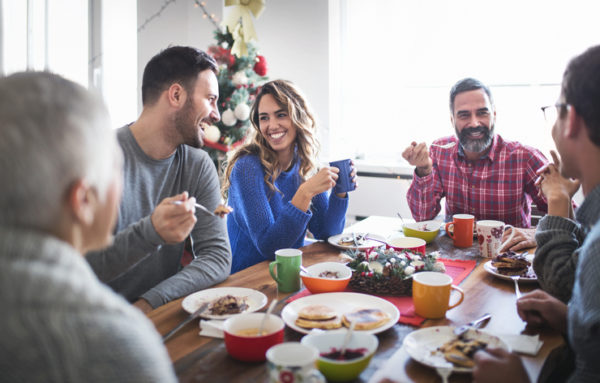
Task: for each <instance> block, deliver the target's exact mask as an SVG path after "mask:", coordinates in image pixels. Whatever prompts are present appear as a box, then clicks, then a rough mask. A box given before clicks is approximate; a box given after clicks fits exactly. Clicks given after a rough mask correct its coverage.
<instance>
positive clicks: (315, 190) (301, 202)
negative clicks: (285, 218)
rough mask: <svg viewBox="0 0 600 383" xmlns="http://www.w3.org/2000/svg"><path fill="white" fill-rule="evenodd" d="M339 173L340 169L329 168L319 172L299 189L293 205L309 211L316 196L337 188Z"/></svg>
mask: <svg viewBox="0 0 600 383" xmlns="http://www.w3.org/2000/svg"><path fill="white" fill-rule="evenodd" d="M338 172H339V169H338V168H336V167H329V166H326V167H324V168H322V169H321V170H319V171H318V172H317V174H315V175H314V176H312V177H310V178H309V179H308V180H306V182H304V183H303V184H302V185H300V187H298V190H297V191H296V194H294V197H293V198H292V201H291V203H292V205H294V206H296V207H297V208H298V209H300V210H303V211H308V208H309V206H310V201H311V200H312V199H313V197H314V196H316V195H317V194H321V193H323V192H324V191H327V190H330V189H331V188H333V187H334V186H335V183H336V181H337V179H338Z"/></svg>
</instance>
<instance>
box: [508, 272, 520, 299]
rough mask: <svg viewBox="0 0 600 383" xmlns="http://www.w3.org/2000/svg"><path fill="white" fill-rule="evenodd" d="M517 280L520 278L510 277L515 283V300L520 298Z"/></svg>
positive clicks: (517, 276) (516, 276)
mask: <svg viewBox="0 0 600 383" xmlns="http://www.w3.org/2000/svg"><path fill="white" fill-rule="evenodd" d="M519 278H521V277H520V276H519V275H511V276H510V279H512V280H513V282H515V294H517V299H519V298H521V290H519Z"/></svg>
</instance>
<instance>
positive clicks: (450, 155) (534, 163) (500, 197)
mask: <svg viewBox="0 0 600 383" xmlns="http://www.w3.org/2000/svg"><path fill="white" fill-rule="evenodd" d="M451 141H454V142H457V141H458V139H457V138H456V137H454V136H450V137H445V138H442V139H439V140H437V141H436V142H435V143H436V144H442V145H443V144H445V143H448V142H451ZM429 156H430V157H431V159H432V160H433V171H432V172H431V174H429V175H427V176H425V177H419V176H418V175H417V174H416V173H415V175H414V176H413V182H412V184H411V185H410V188H409V189H408V194H407V199H408V206H409V207H410V211H411V212H412V215H413V218H414V219H415V220H416V221H426V220H430V219H433V218H434V217H435V216H437V214H438V213H439V212H440V209H441V206H440V200H441V199H442V198H443V197H446V221H450V220H451V219H452V215H453V214H458V213H467V214H472V215H474V216H475V219H476V220H482V219H494V220H499V221H502V222H504V223H506V224H511V225H513V226H517V227H530V226H531V201H532V199H533V201H535V203H536V205H537V207H538V209H539V210H541V211H544V212H546V211H548V205H547V203H546V200H545V199H544V198H543V197H539V196H538V189H537V187H536V186H535V185H534V183H535V180H536V178H537V175H536V174H535V172H536V170H538V169H539V168H540V167H542V166H543V165H544V164H546V163H547V162H548V160H546V158H545V157H544V155H543V154H542V153H541V152H540V151H539V150H537V149H534V148H532V147H528V146H524V145H522V144H520V143H518V142H512V141H504V140H503V139H502V137H500V136H499V135H497V134H496V135H495V137H494V141H493V143H492V148H491V150H490V151H489V153H488V154H487V155H486V156H485V157H483V158H480V159H478V160H476V161H468V160H467V159H466V158H465V155H464V151H463V149H462V147H461V146H460V145H458V144H457V145H455V146H453V147H452V148H448V149H442V148H438V147H435V146H431V147H430V148H429Z"/></svg>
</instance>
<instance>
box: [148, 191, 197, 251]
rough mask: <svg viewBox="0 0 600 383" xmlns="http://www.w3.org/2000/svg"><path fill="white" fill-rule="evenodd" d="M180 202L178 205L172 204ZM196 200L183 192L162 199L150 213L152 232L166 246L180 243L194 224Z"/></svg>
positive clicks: (195, 219)
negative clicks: (166, 244) (155, 233)
mask: <svg viewBox="0 0 600 383" xmlns="http://www.w3.org/2000/svg"><path fill="white" fill-rule="evenodd" d="M176 201H181V203H180V204H178V205H177V204H175V203H174V202H176ZM195 203H196V198H194V197H192V198H188V193H187V192H183V193H181V194H178V195H176V196H174V197H168V198H165V199H163V200H162V201H161V202H160V204H158V206H157V207H156V208H155V209H154V212H152V216H151V217H150V220H151V221H152V225H153V226H154V230H156V232H157V233H158V235H159V236H160V237H161V238H162V239H163V240H164V241H165V242H166V243H168V244H174V243H179V242H182V241H183V240H184V239H185V238H186V237H187V236H188V235H189V234H190V232H191V231H192V229H193V228H194V225H195V224H196V221H197V218H196V215H195V213H196V207H195V206H194V204H195Z"/></svg>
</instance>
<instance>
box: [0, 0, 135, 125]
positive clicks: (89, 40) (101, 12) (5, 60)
mask: <svg viewBox="0 0 600 383" xmlns="http://www.w3.org/2000/svg"><path fill="white" fill-rule="evenodd" d="M0 11H1V12H0V16H1V17H0V74H5V75H10V74H11V73H14V72H18V71H24V70H48V71H51V72H54V73H58V74H60V75H62V76H63V77H66V78H68V79H70V80H72V81H75V82H77V83H79V84H81V85H82V86H84V87H86V88H95V89H96V90H98V91H100V92H101V94H102V96H103V98H104V101H105V103H106V104H107V107H108V110H109V112H110V115H111V118H112V122H113V126H114V127H120V126H122V125H123V124H125V123H128V122H131V121H133V120H135V118H136V116H137V34H136V28H137V3H136V1H135V0H126V1H123V0H103V1H98V0H91V1H81V0H27V1H24V0H0ZM90 26H92V28H90ZM90 30H92V32H93V33H94V36H90Z"/></svg>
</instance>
